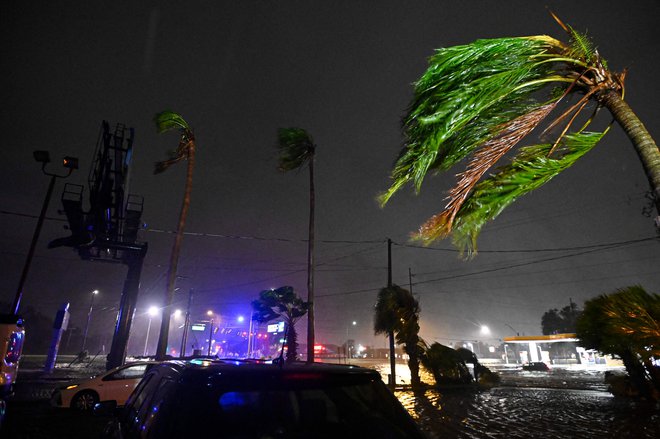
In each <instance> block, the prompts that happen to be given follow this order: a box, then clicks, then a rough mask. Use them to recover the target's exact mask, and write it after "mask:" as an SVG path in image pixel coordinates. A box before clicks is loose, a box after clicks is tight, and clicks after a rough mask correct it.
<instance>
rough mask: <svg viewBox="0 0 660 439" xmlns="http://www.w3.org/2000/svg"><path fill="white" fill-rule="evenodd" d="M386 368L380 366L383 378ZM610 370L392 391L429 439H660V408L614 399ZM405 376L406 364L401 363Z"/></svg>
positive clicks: (518, 375) (520, 374)
mask: <svg viewBox="0 0 660 439" xmlns="http://www.w3.org/2000/svg"><path fill="white" fill-rule="evenodd" d="M384 366H385V367H382V368H381V367H380V366H376V368H377V369H380V370H381V373H383V374H386V371H387V366H386V365H384ZM493 370H495V369H493ZM605 370H606V369H599V370H587V369H569V368H561V369H560V368H553V369H552V370H550V371H548V372H527V371H522V370H520V369H512V368H508V369H502V370H497V372H498V373H499V375H500V377H501V378H502V381H501V383H500V384H499V385H498V386H497V387H493V388H491V389H489V390H450V391H445V390H435V389H433V390H425V391H422V392H417V393H413V392H412V391H406V390H397V391H396V392H395V394H396V396H397V398H398V399H399V400H400V401H401V403H402V404H403V405H404V407H406V409H407V410H408V411H409V412H410V414H411V415H412V416H413V417H414V418H415V420H416V421H417V422H418V424H419V425H420V426H421V428H422V430H423V431H424V432H426V433H427V435H428V436H429V437H431V438H526V439H528V438H635V439H645V438H649V439H650V438H653V439H656V438H660V404H658V403H649V402H644V401H636V400H631V399H627V398H615V397H614V396H612V394H611V393H610V392H608V391H607V385H606V384H605V383H604V375H605ZM401 372H403V373H406V372H408V370H407V367H405V366H404V365H403V364H397V377H398V378H399V379H401V377H399V373H401ZM617 372H619V373H623V369H622V368H621V369H619V370H618V371H617ZM422 379H423V381H425V382H432V378H431V379H430V380H429V377H425V376H423V377H422Z"/></svg>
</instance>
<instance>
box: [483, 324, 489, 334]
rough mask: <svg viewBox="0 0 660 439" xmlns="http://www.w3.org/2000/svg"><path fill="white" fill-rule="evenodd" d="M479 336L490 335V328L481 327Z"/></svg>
mask: <svg viewBox="0 0 660 439" xmlns="http://www.w3.org/2000/svg"><path fill="white" fill-rule="evenodd" d="M481 335H490V328H489V327H488V326H486V325H481Z"/></svg>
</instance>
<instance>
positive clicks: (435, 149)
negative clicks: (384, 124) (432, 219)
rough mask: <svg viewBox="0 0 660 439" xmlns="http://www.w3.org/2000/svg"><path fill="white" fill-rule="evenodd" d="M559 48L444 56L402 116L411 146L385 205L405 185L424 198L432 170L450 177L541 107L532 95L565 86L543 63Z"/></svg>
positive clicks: (512, 44)
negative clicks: (517, 121) (466, 160)
mask: <svg viewBox="0 0 660 439" xmlns="http://www.w3.org/2000/svg"><path fill="white" fill-rule="evenodd" d="M558 47H560V43H559V42H558V41H556V40H553V39H551V38H549V37H545V36H540V37H525V38H501V39H494V40H478V41H475V42H474V43H472V44H469V45H464V46H456V47H450V48H447V49H440V50H438V51H437V52H436V54H435V56H433V57H432V58H431V59H430V61H429V68H428V69H427V71H426V72H425V73H424V75H423V76H422V77H421V79H420V80H419V81H418V82H417V83H416V84H415V96H414V98H413V102H412V104H411V106H410V108H409V111H408V114H407V115H406V116H405V118H404V121H403V124H404V127H403V128H404V132H405V135H406V138H407V141H406V146H405V147H404V148H403V149H402V151H401V153H400V155H399V158H398V160H397V162H396V164H395V167H394V170H393V172H392V179H393V180H394V183H393V184H392V186H391V187H390V189H389V190H388V191H387V192H386V193H384V194H383V195H382V196H381V197H380V202H381V204H384V203H386V202H387V201H388V200H389V198H390V197H391V196H392V195H393V194H394V193H395V192H396V191H397V190H399V189H400V188H401V187H403V186H404V185H405V184H406V183H409V182H413V183H414V185H415V188H416V190H417V191H419V189H420V187H421V184H422V182H423V179H424V177H425V175H426V173H427V172H428V171H429V170H431V169H436V170H446V169H449V168H450V167H451V166H453V165H454V164H456V163H457V162H459V161H460V160H461V159H463V158H464V157H465V156H467V155H469V154H470V153H472V152H473V151H474V150H475V149H476V148H477V147H479V145H481V144H482V143H484V142H486V141H487V140H488V139H490V138H492V137H494V136H496V135H497V134H498V129H497V127H503V126H505V125H506V124H507V123H508V122H510V121H511V120H513V119H515V118H517V117H519V116H521V115H523V114H525V113H527V112H530V111H533V110H535V109H537V108H539V107H540V106H542V105H544V104H545V102H543V103H540V102H536V101H534V100H532V99H531V98H530V96H531V94H532V93H534V92H535V91H537V90H539V89H540V88H542V87H544V86H545V84H546V82H548V81H552V80H561V78H559V77H557V76H556V75H554V74H553V71H552V65H551V64H549V63H546V62H542V61H543V60H544V56H545V55H548V54H551V53H553V52H556V51H557V50H558Z"/></svg>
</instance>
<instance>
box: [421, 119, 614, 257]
mask: <svg viewBox="0 0 660 439" xmlns="http://www.w3.org/2000/svg"><path fill="white" fill-rule="evenodd" d="M604 135H605V133H596V132H584V133H578V134H569V135H566V136H565V137H564V139H563V141H562V143H561V144H560V145H559V147H558V148H556V149H555V156H553V157H549V156H548V153H549V152H550V150H551V149H552V147H553V145H552V144H541V145H534V146H527V147H525V148H522V149H521V150H520V152H519V154H518V155H517V156H516V157H515V158H514V160H513V162H512V163H511V164H510V165H509V166H507V167H505V168H503V169H502V170H501V171H500V172H498V173H497V174H495V175H493V176H491V177H490V178H488V179H486V180H483V181H481V182H480V183H479V184H477V185H476V187H475V188H474V190H473V192H472V194H471V196H470V197H469V199H468V200H467V201H466V202H465V203H464V204H463V205H462V207H461V209H460V210H459V212H458V214H457V216H456V219H455V221H454V227H453V234H452V241H453V243H454V245H455V246H456V247H458V248H459V249H461V250H465V251H467V252H468V254H472V252H473V251H475V250H476V240H477V237H478V236H479V232H480V231H481V228H482V227H483V226H484V224H485V223H486V222H488V221H490V220H492V219H495V217H497V215H499V214H500V213H501V212H502V210H504V209H505V208H506V207H507V206H509V205H510V204H511V203H513V202H514V201H515V200H516V199H518V198H519V197H521V196H523V195H525V194H527V193H529V192H531V191H533V190H535V189H538V188H539V187H541V186H543V185H544V184H546V183H547V182H549V181H550V180H551V179H552V178H554V177H555V176H557V175H558V174H559V173H561V172H562V171H564V170H565V169H567V168H569V167H570V166H572V165H573V164H574V163H575V162H576V161H577V160H578V159H580V158H581V157H582V156H583V155H584V154H586V153H587V152H589V151H590V150H591V149H592V148H593V147H594V146H596V144H597V143H598V142H599V141H600V139H601V138H602V137H603V136H604ZM444 221H445V218H444V217H443V216H442V214H439V215H436V216H434V217H433V218H431V219H430V220H429V221H427V222H426V223H425V224H424V225H423V226H422V227H421V228H420V232H419V234H418V235H416V238H417V239H420V240H422V241H424V242H427V243H428V242H430V241H433V240H435V239H437V238H440V237H444V236H446V234H447V231H446V228H444Z"/></svg>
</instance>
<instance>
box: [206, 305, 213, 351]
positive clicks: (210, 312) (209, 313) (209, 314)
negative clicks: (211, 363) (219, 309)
mask: <svg viewBox="0 0 660 439" xmlns="http://www.w3.org/2000/svg"><path fill="white" fill-rule="evenodd" d="M206 315H207V316H209V317H211V325H210V328H209V349H208V352H207V353H206V355H207V356H209V357H210V356H211V345H212V344H213V311H211V310H208V311H206Z"/></svg>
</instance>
